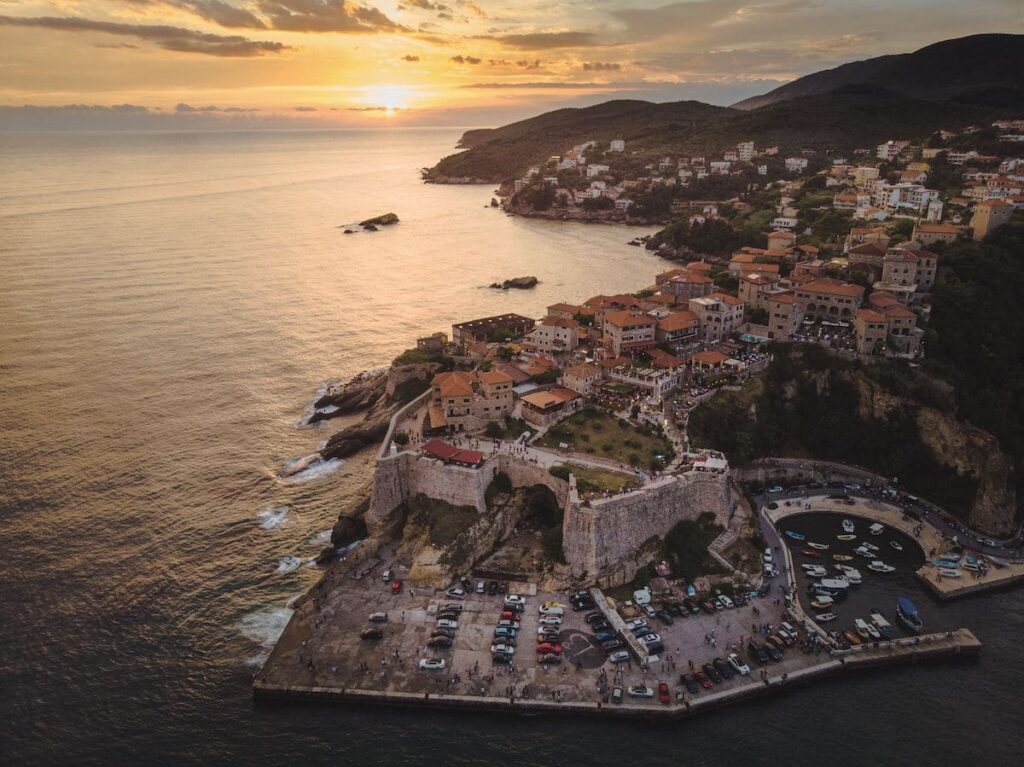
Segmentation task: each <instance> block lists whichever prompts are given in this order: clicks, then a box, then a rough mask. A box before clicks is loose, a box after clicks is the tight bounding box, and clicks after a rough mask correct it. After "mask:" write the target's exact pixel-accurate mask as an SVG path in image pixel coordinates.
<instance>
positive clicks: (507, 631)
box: [494, 626, 519, 637]
mask: <svg viewBox="0 0 1024 767" xmlns="http://www.w3.org/2000/svg"><path fill="white" fill-rule="evenodd" d="M518 633H519V632H518V631H516V630H515V629H513V628H508V627H506V626H499V627H498V628H496V629H494V636H496V637H515V635H516V634H518Z"/></svg>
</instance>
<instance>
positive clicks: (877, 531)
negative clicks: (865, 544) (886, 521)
mask: <svg viewBox="0 0 1024 767" xmlns="http://www.w3.org/2000/svg"><path fill="white" fill-rule="evenodd" d="M868 532H869V533H871V534H872V535H881V534H882V533H884V532H885V525H883V524H882V523H881V522H875V523H874V524H873V525H871V527H869V528H868Z"/></svg>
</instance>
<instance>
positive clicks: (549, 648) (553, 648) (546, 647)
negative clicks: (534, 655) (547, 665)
mask: <svg viewBox="0 0 1024 767" xmlns="http://www.w3.org/2000/svg"><path fill="white" fill-rule="evenodd" d="M537 652H544V653H554V654H555V655H561V654H562V645H560V644H553V643H552V642H542V643H540V644H539V645H537Z"/></svg>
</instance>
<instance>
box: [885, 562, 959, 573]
mask: <svg viewBox="0 0 1024 767" xmlns="http://www.w3.org/2000/svg"><path fill="white" fill-rule="evenodd" d="M895 569H896V568H895V567H893V566H892V565H887V564H886V563H885V562H883V561H882V560H881V559H874V560H872V561H871V563H870V564H869V565H868V570H871V571H872V572H876V573H891V572H893V571H894V570H895ZM940 572H941V571H940Z"/></svg>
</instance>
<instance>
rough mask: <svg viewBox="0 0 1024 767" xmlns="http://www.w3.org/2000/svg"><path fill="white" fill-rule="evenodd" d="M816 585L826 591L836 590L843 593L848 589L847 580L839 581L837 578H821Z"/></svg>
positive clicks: (848, 583)
mask: <svg viewBox="0 0 1024 767" xmlns="http://www.w3.org/2000/svg"><path fill="white" fill-rule="evenodd" d="M818 585H819V586H822V587H823V588H826V589H832V590H836V589H838V590H839V591H844V590H845V589H848V588H850V582H849V581H848V580H846V579H843V580H840V579H839V578H822V579H821V580H820V581H818Z"/></svg>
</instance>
